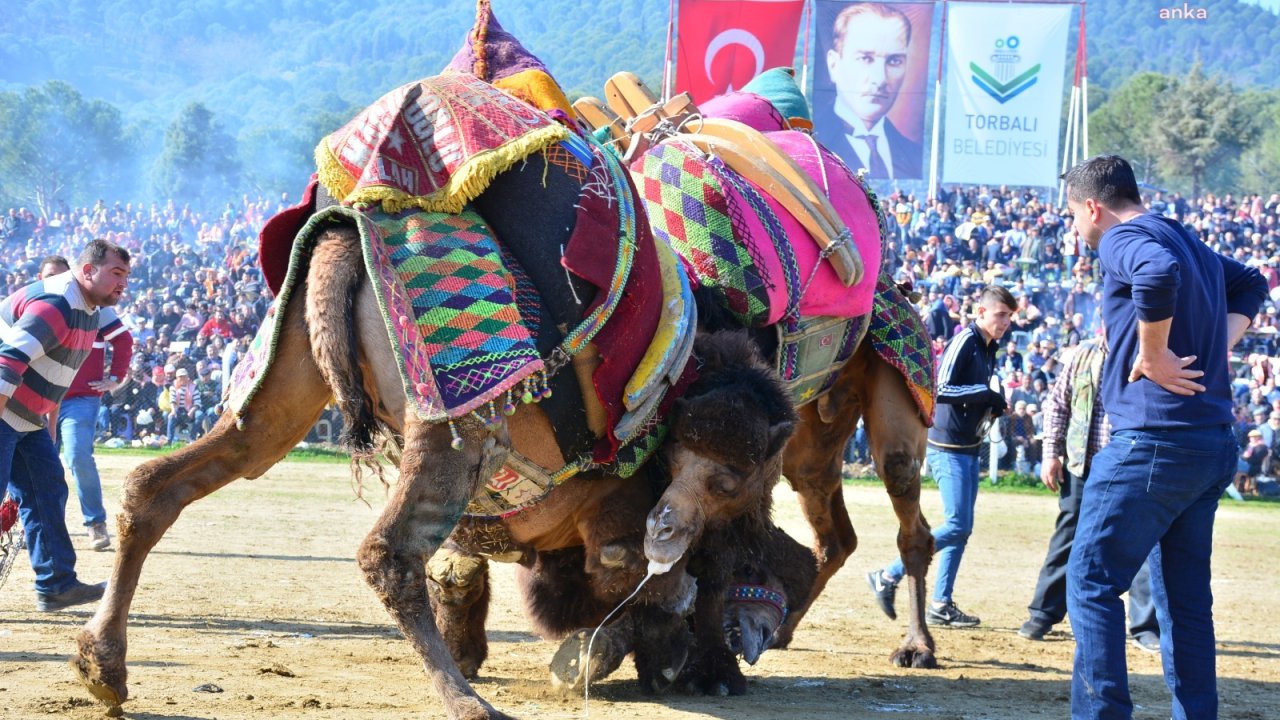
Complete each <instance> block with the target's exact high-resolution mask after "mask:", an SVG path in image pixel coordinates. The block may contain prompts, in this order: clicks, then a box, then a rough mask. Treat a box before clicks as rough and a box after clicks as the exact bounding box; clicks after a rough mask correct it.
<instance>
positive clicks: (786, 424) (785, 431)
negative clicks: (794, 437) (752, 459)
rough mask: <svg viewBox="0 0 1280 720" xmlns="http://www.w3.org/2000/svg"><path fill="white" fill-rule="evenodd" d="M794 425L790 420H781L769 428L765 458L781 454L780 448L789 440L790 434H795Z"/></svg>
mask: <svg viewBox="0 0 1280 720" xmlns="http://www.w3.org/2000/svg"><path fill="white" fill-rule="evenodd" d="M795 429H796V424H795V423H794V422H792V421H791V420H783V421H782V422H780V423H778V424H777V425H773V426H772V427H770V428H769V450H768V452H766V453H765V457H773V456H774V455H777V454H778V453H780V452H782V448H783V446H784V445H786V444H787V441H788V440H790V439H791V433H793V432H795Z"/></svg>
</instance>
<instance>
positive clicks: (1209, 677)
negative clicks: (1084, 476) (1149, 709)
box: [1067, 425, 1237, 720]
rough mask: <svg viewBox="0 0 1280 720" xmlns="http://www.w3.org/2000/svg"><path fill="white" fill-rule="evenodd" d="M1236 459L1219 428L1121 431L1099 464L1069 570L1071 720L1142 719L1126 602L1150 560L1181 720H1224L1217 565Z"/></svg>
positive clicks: (1224, 429) (1168, 676)
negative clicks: (1220, 515) (1128, 651)
mask: <svg viewBox="0 0 1280 720" xmlns="http://www.w3.org/2000/svg"><path fill="white" fill-rule="evenodd" d="M1236 452H1237V445H1236V441H1235V438H1234V436H1233V435H1232V434H1231V427H1230V426H1229V425H1215V426H1212V427H1200V428H1188V429H1179V430H1158V431H1155V430H1151V431H1142V430H1124V431H1120V432H1117V433H1116V434H1115V435H1114V436H1112V438H1111V444H1110V445H1108V446H1107V447H1106V448H1103V450H1102V451H1100V452H1099V453H1098V454H1097V456H1095V457H1094V459H1093V467H1092V469H1091V471H1090V473H1089V490H1088V492H1086V493H1085V494H1084V498H1083V501H1082V503H1081V507H1080V522H1079V526H1078V527H1077V529H1076V540H1075V543H1074V544H1073V546H1072V548H1071V559H1070V561H1069V562H1068V565H1067V612H1068V615H1069V617H1070V618H1071V628H1072V630H1073V632H1074V634H1075V638H1076V654H1075V670H1074V673H1073V675H1072V681H1071V717H1072V718H1130V717H1132V715H1133V701H1132V700H1131V699H1130V697H1129V678H1128V667H1127V666H1126V664H1125V655H1124V653H1125V621H1124V607H1123V605H1121V603H1120V594H1121V593H1123V592H1124V591H1125V590H1127V589H1129V585H1130V583H1131V582H1132V581H1133V579H1134V576H1135V575H1136V574H1137V572H1138V568H1139V567H1140V566H1141V565H1142V562H1143V561H1144V560H1147V561H1148V566H1149V567H1150V570H1151V596H1152V600H1154V602H1155V607H1156V618H1157V620H1158V621H1159V624H1160V652H1161V656H1162V659H1163V661H1164V675H1165V683H1166V684H1167V685H1168V686H1169V689H1170V691H1171V692H1172V693H1173V718H1174V720H1185V719H1186V718H1195V719H1196V720H1203V719H1204V718H1216V717H1217V716H1218V690H1217V668H1216V657H1215V650H1214V633H1213V595H1212V593H1211V592H1210V589H1209V576H1210V572H1209V560H1210V555H1211V554H1212V550H1213V520H1214V513H1215V512H1216V511H1217V509H1218V499H1219V498H1221V497H1222V492H1223V491H1224V490H1225V489H1226V487H1227V485H1228V484H1229V483H1230V482H1231V479H1232V472H1233V471H1234V469H1235V462H1236ZM1148 554H1149V555H1150V558H1149V560H1148ZM1170 597H1173V598H1176V601H1175V602H1173V603H1170Z"/></svg>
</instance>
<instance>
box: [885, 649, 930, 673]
mask: <svg viewBox="0 0 1280 720" xmlns="http://www.w3.org/2000/svg"><path fill="white" fill-rule="evenodd" d="M889 662H890V663H892V664H893V665H894V666H895V667H900V668H914V669H916V670H937V669H938V659H937V658H936V657H934V655H933V651H932V650H927V649H926V650H917V649H915V648H898V649H897V650H895V651H894V653H893V654H892V655H890V656H889Z"/></svg>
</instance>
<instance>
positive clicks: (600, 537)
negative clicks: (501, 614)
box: [428, 331, 816, 694]
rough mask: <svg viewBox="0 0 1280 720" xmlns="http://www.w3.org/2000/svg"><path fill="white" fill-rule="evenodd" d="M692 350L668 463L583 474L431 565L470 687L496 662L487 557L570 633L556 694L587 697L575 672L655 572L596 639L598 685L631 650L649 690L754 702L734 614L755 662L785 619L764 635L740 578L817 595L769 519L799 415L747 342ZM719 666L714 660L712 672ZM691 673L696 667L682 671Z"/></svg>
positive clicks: (711, 336) (532, 604) (551, 628)
mask: <svg viewBox="0 0 1280 720" xmlns="http://www.w3.org/2000/svg"><path fill="white" fill-rule="evenodd" d="M694 353H695V357H697V358H698V361H699V364H700V376H699V378H698V380H697V381H696V382H694V383H693V384H692V385H691V386H690V387H689V388H688V389H687V391H686V392H685V394H684V395H683V396H682V397H680V398H678V399H677V400H676V401H675V404H674V407H673V410H672V413H671V415H672V417H673V418H674V420H673V423H672V424H673V427H672V430H671V436H670V438H669V439H668V441H667V443H666V445H665V447H664V451H663V456H662V458H661V459H660V460H659V461H658V462H651V463H649V464H647V465H646V466H645V467H644V468H643V469H642V474H641V476H640V477H632V478H629V479H622V478H616V477H610V476H607V475H603V476H602V475H600V474H598V473H596V474H589V475H586V476H582V477H575V478H572V479H570V480H569V481H567V482H566V483H565V484H563V485H561V486H559V487H557V488H556V489H555V490H554V491H552V493H551V494H550V495H548V497H547V498H546V499H545V500H543V501H542V502H541V503H539V505H538V506H537V511H536V512H531V513H519V514H516V515H513V516H511V517H508V518H470V517H469V518H464V519H463V521H462V522H460V523H459V525H458V527H457V528H455V529H454V531H453V533H452V534H451V535H450V537H449V539H448V540H447V541H446V543H445V545H444V548H443V550H442V551H441V552H437V553H436V554H435V555H434V556H433V557H432V558H431V561H430V562H429V563H428V575H429V578H428V588H429V590H430V594H431V599H432V605H433V610H434V612H435V616H436V624H437V626H438V627H439V629H440V632H441V634H442V635H443V636H444V638H445V641H446V643H447V644H448V646H449V649H450V652H451V653H452V655H453V657H454V659H455V660H456V661H457V662H458V664H459V667H460V669H461V670H462V672H463V674H464V675H465V676H467V677H473V676H474V675H475V674H476V672H477V671H478V669H479V667H480V665H481V664H482V663H483V661H484V659H485V656H486V654H487V642H486V640H485V628H484V619H485V615H486V610H487V604H488V600H489V596H488V579H487V569H488V562H487V558H495V559H500V560H514V561H515V562H518V563H519V564H520V565H519V568H520V570H519V572H518V573H517V577H518V580H519V584H520V585H521V587H522V590H523V594H524V596H525V598H526V604H527V608H528V615H529V617H530V619H531V620H532V621H533V623H534V625H535V628H536V629H537V630H538V632H539V634H540V635H542V636H544V637H548V638H562V637H565V636H566V635H573V637H571V638H570V641H569V642H566V644H565V645H564V646H562V648H561V650H560V651H559V652H557V654H556V659H555V660H553V662H552V673H553V682H556V684H558V685H563V686H567V687H570V688H578V687H580V686H581V684H582V682H584V681H585V679H586V676H585V675H583V674H579V673H578V668H579V667H581V666H582V665H585V664H587V663H586V662H585V661H583V662H581V665H580V664H579V663H580V661H581V659H582V658H583V657H584V655H583V653H584V652H585V649H586V645H587V643H588V638H589V637H590V636H591V634H592V630H593V629H594V627H595V626H596V625H597V624H599V623H600V622H601V621H603V619H604V618H605V617H606V615H607V614H608V613H609V612H610V611H611V610H613V609H614V608H615V607H617V606H618V604H619V602H620V601H622V600H624V599H625V598H627V596H628V595H629V594H630V593H631V591H632V589H634V588H636V587H637V586H638V585H639V584H640V581H641V580H642V579H644V578H645V575H646V574H647V573H648V572H650V571H653V570H655V569H657V570H661V571H662V572H660V573H659V574H658V575H656V576H655V578H654V579H651V580H650V581H649V582H650V583H651V584H648V585H645V586H644V588H643V591H642V593H641V594H640V595H639V596H638V602H639V604H640V605H644V606H645V607H644V608H642V609H639V610H636V609H635V608H632V609H630V610H629V611H628V613H627V614H626V615H623V616H622V618H621V619H620V620H618V621H616V622H614V623H612V624H611V625H610V626H609V627H608V628H606V629H605V633H604V635H603V636H602V637H600V638H598V641H597V643H596V644H595V646H594V647H593V651H594V652H593V654H592V655H591V659H590V666H591V673H590V675H591V679H592V680H598V679H600V678H603V677H605V676H606V675H608V674H609V673H610V672H612V671H613V670H614V669H616V668H617V666H618V665H619V663H621V662H622V660H623V659H624V657H625V656H626V655H627V654H628V653H634V654H635V662H636V666H637V671H638V675H639V679H640V684H641V686H642V687H643V688H644V689H646V690H649V691H655V692H656V691H661V690H665V689H667V688H669V687H671V686H672V685H673V684H674V683H677V682H681V683H683V684H687V685H697V686H699V687H706V688H713V687H718V686H724V687H725V688H726V689H727V690H729V691H730V692H731V693H732V694H740V693H741V692H742V691H745V687H746V680H745V678H743V677H742V674H741V672H740V671H739V669H738V666H737V663H736V661H735V660H734V659H733V658H734V652H732V651H730V648H729V646H728V644H727V641H726V636H725V631H724V628H725V626H726V622H725V621H724V619H723V618H724V617H725V615H726V610H727V608H726V606H727V605H728V606H730V607H731V608H732V610H733V612H732V614H731V616H730V617H729V618H728V626H729V627H731V628H732V629H733V632H734V633H735V635H736V636H737V637H740V638H742V643H743V645H745V647H746V651H745V652H746V655H747V657H748V659H749V660H750V661H752V662H754V660H755V659H756V658H758V657H759V653H760V652H762V651H763V648H764V645H765V643H766V641H767V638H768V636H769V635H771V634H772V632H773V631H774V630H775V629H776V627H777V625H778V624H779V623H780V621H781V618H780V617H779V618H777V619H776V620H775V621H774V622H773V623H772V624H768V623H767V620H768V618H763V619H761V618H758V617H757V613H756V612H753V608H752V606H751V605H749V604H746V603H739V604H737V605H736V606H735V605H734V604H733V603H726V592H727V591H728V589H729V587H730V585H731V584H732V581H733V579H734V578H735V577H736V576H741V577H743V578H744V579H750V578H755V577H762V578H763V579H762V580H760V582H759V584H758V586H760V587H764V586H767V587H769V589H770V592H777V593H779V596H780V597H781V598H783V601H784V602H788V603H790V604H791V605H792V606H796V605H798V604H799V603H801V602H803V601H804V600H805V599H806V598H807V597H809V594H810V588H811V586H812V582H813V578H814V576H815V574H816V563H815V561H814V557H813V555H812V553H811V552H810V551H809V550H807V549H806V548H804V547H802V546H800V545H799V544H798V543H796V542H795V541H794V540H792V539H791V538H790V537H789V536H787V535H786V533H783V532H781V531H780V530H778V529H777V528H775V527H774V526H773V525H772V522H771V519H770V509H771V505H772V491H773V488H774V486H775V485H776V484H777V482H778V480H779V479H780V478H781V461H782V449H783V447H784V445H785V444H786V442H787V440H788V439H789V438H790V435H791V432H792V430H793V429H794V426H795V415H794V411H793V409H792V406H791V400H790V398H789V397H788V396H787V394H786V392H785V390H784V389H783V388H782V386H781V384H780V383H779V382H778V379H777V376H776V375H775V374H774V372H773V371H772V369H771V368H770V367H769V366H768V365H767V364H766V363H765V362H764V360H763V359H762V358H761V357H760V356H759V353H758V351H757V350H756V348H755V346H754V345H753V344H752V343H751V342H750V341H749V339H748V338H747V335H746V333H744V332H741V331H721V332H716V333H703V334H701V335H699V337H698V338H697V341H696V343H695V345H694ZM663 488H665V490H663ZM658 491H662V494H661V497H659V496H658ZM651 508H653V511H652V512H650V509H651ZM659 508H660V509H661V510H659ZM646 513H648V518H646ZM691 549H693V550H694V552H692V553H690V552H689V551H690V550H691ZM690 565H692V566H694V567H696V570H695V571H693V572H692V577H690V576H689V575H688V574H686V570H687V568H688V566H690ZM775 567H778V568H783V569H782V570H781V571H773V570H772V568H775ZM694 580H696V582H697V592H696V600H693V602H692V603H691V598H693V597H695V596H693V595H691V592H690V591H691V590H692V589H693V586H692V583H693V581H694ZM690 609H692V610H693V612H694V615H696V616H697V617H698V618H701V619H702V620H701V621H700V622H698V623H696V624H695V628H696V629H697V630H698V633H697V637H696V639H695V638H694V637H692V636H690V635H689V632H688V629H687V627H686V623H685V617H684V616H685V615H686V614H687V613H688V611H689V610H690ZM635 615H639V616H640V617H641V619H636V617H633V616H635ZM713 620H714V621H713ZM584 628H585V629H584ZM575 631H577V632H576V633H575ZM712 656H714V657H715V658H717V659H718V661H717V662H714V663H713V662H711V661H709V660H708V659H707V658H709V657H712ZM687 660H691V661H692V666H691V667H690V668H689V671H688V672H687V673H686V672H682V671H684V670H685V663H686V661H687ZM694 668H699V670H697V671H696V673H697V675H696V678H695V676H694V673H695V670H694Z"/></svg>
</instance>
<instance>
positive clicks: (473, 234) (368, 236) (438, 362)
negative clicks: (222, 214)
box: [230, 207, 545, 422]
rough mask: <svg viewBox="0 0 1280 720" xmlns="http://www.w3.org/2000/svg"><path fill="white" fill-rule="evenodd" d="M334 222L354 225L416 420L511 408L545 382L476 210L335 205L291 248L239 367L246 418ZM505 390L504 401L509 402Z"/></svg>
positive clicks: (237, 403)
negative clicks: (314, 251)
mask: <svg viewBox="0 0 1280 720" xmlns="http://www.w3.org/2000/svg"><path fill="white" fill-rule="evenodd" d="M337 220H345V221H348V222H352V223H354V224H355V226H356V228H357V230H358V231H359V233H360V240H361V244H362V245H363V249H364V260H365V266H366V270H367V272H368V276H369V278H370V280H371V281H372V283H373V288H374V293H375V295H376V296H377V298H378V304H379V306H380V307H381V309H382V316H383V320H384V322H385V324H386V329H387V336H388V338H389V340H390V341H391V345H392V347H393V349H395V350H396V351H397V352H396V357H397V365H398V369H399V370H400V376H401V380H402V381H403V384H404V390H405V396H406V397H407V398H409V400H410V402H411V405H412V406H413V407H414V409H415V411H416V412H417V414H418V416H419V417H420V418H422V419H423V420H425V421H427V422H441V421H444V420H447V419H450V418H457V417H461V416H463V415H466V414H467V413H470V412H472V411H474V410H479V409H481V408H482V406H486V405H487V406H488V407H487V413H484V414H487V415H489V416H492V415H493V414H494V413H495V412H496V406H495V405H496V404H497V403H499V401H501V404H502V405H504V406H505V405H509V404H510V403H511V402H512V398H513V394H514V393H513V390H514V389H515V386H516V385H517V384H518V383H520V382H521V381H522V380H524V381H528V382H526V387H525V388H524V391H523V392H522V393H520V394H521V395H522V396H525V395H529V396H532V394H533V393H535V392H536V391H537V390H539V389H540V388H541V387H543V386H545V380H544V379H543V378H542V377H540V375H541V373H542V372H543V371H544V369H545V368H544V365H543V362H542V359H541V358H540V357H539V356H538V353H537V350H536V349H535V348H534V346H533V342H532V339H531V338H530V336H529V332H528V330H527V329H526V328H525V326H524V324H523V323H522V322H521V318H520V313H519V311H518V310H517V308H516V304H515V299H514V297H513V295H512V288H513V287H514V286H515V283H514V281H513V280H512V277H511V274H510V273H508V272H507V271H506V269H505V268H504V267H503V265H502V261H501V255H500V252H499V250H498V246H497V244H496V243H495V241H494V239H493V237H492V235H491V234H490V233H489V230H488V227H487V226H486V225H485V223H484V221H483V220H481V219H480V217H479V216H477V215H476V214H475V213H472V212H463V213H461V214H457V215H451V214H444V213H426V212H422V211H419V210H416V209H413V210H407V211H402V212H399V213H392V214H388V213H384V212H383V211H382V210H380V209H378V208H369V209H366V210H365V211H364V212H359V211H356V210H354V209H352V208H346V207H331V208H326V209H325V210H322V211H320V212H319V213H316V214H315V215H314V216H312V218H311V219H310V220H309V221H308V222H307V224H306V225H305V226H303V228H302V230H301V231H300V232H299V233H298V239H297V241H296V242H295V243H294V250H293V254H292V256H291V257H290V261H289V270H288V273H287V274H286V279H285V282H284V285H283V287H282V289H281V292H280V294H279V296H278V297H277V298H276V302H275V304H274V305H273V306H272V309H271V310H270V311H269V312H268V316H267V319H266V321H265V322H264V323H263V325H262V327H261V328H260V329H259V331H258V335H257V336H256V337H255V338H254V340H253V342H252V343H251V346H250V353H249V357H248V358H247V359H246V360H245V361H244V362H242V363H240V364H239V365H237V367H236V371H235V375H234V377H233V379H232V386H231V391H230V392H231V396H230V407H231V408H232V410H233V411H235V412H236V413H237V414H240V413H241V412H242V411H243V410H244V408H245V407H246V406H247V405H248V402H249V400H251V399H252V397H253V395H254V393H256V392H257V389H258V387H259V386H260V385H261V383H262V381H263V378H264V376H265V374H266V373H265V368H266V366H267V365H268V364H269V363H270V362H271V360H272V359H273V356H274V351H275V346H276V342H277V340H278V336H279V327H278V326H277V325H276V319H277V318H278V317H280V316H281V315H282V314H283V312H284V309H285V307H286V306H287V304H288V302H289V301H290V296H291V292H292V290H293V288H294V287H295V286H296V284H297V283H298V281H299V280H300V279H301V277H300V274H301V273H302V272H304V269H305V267H306V263H305V262H304V260H305V258H306V257H307V256H308V255H309V254H310V251H311V248H312V246H313V244H314V241H315V237H316V236H317V235H318V234H319V232H320V231H322V230H323V229H324V228H325V227H326V226H327V225H329V224H330V223H332V222H334V221H337ZM504 394H505V396H506V397H505V398H504V397H503V396H504Z"/></svg>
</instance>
